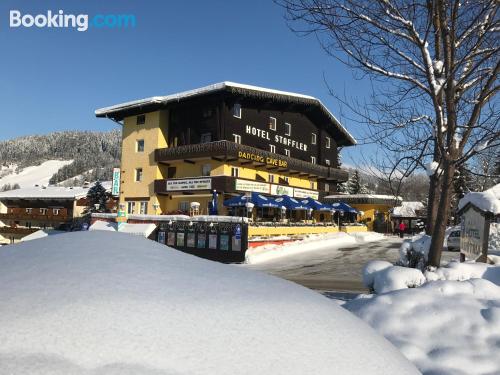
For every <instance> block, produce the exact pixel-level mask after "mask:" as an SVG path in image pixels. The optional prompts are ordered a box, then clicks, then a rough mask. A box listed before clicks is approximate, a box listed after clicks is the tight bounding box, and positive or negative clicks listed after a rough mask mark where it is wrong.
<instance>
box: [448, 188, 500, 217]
mask: <svg viewBox="0 0 500 375" xmlns="http://www.w3.org/2000/svg"><path fill="white" fill-rule="evenodd" d="M467 203H472V204H473V205H474V206H476V207H478V208H480V209H481V210H483V211H489V212H492V213H493V214H494V215H500V184H497V185H495V186H493V187H492V188H491V189H488V190H485V191H483V192H482V193H468V194H465V196H464V197H463V198H462V199H460V201H459V202H458V209H462V208H463V207H465V205H466V204H467Z"/></svg>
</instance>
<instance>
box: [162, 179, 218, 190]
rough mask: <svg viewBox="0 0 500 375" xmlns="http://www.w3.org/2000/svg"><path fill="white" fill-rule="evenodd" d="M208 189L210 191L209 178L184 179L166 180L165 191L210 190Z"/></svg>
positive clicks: (210, 182)
mask: <svg viewBox="0 0 500 375" xmlns="http://www.w3.org/2000/svg"><path fill="white" fill-rule="evenodd" d="M210 189H212V179H211V178H186V179H179V180H167V191H185V190H210Z"/></svg>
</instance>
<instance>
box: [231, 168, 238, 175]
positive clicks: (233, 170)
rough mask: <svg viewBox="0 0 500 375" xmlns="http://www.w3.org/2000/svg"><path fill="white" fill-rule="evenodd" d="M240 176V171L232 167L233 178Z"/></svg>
mask: <svg viewBox="0 0 500 375" xmlns="http://www.w3.org/2000/svg"><path fill="white" fill-rule="evenodd" d="M239 175H240V169H239V168H236V167H231V177H238V176H239Z"/></svg>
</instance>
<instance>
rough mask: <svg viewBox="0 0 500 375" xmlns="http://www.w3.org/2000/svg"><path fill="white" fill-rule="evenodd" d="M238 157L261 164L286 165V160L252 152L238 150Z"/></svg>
mask: <svg viewBox="0 0 500 375" xmlns="http://www.w3.org/2000/svg"><path fill="white" fill-rule="evenodd" d="M238 157H239V158H240V159H246V160H252V161H256V162H258V163H262V164H267V165H274V166H276V167H283V168H286V167H287V166H288V162H287V161H286V160H282V159H276V158H272V157H269V156H263V155H259V154H254V153H252V152H244V151H238Z"/></svg>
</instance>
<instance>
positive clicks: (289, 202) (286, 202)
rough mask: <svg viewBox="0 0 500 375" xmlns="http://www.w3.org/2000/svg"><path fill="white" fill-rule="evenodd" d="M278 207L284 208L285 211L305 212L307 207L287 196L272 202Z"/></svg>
mask: <svg viewBox="0 0 500 375" xmlns="http://www.w3.org/2000/svg"><path fill="white" fill-rule="evenodd" d="M274 201H275V202H276V203H278V204H279V205H280V206H285V207H286V209H287V210H307V209H309V207H308V206H307V205H306V204H303V203H301V202H299V201H298V200H296V199H294V198H292V197H289V196H288V195H282V196H281V197H278V198H276V199H275V200H274Z"/></svg>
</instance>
